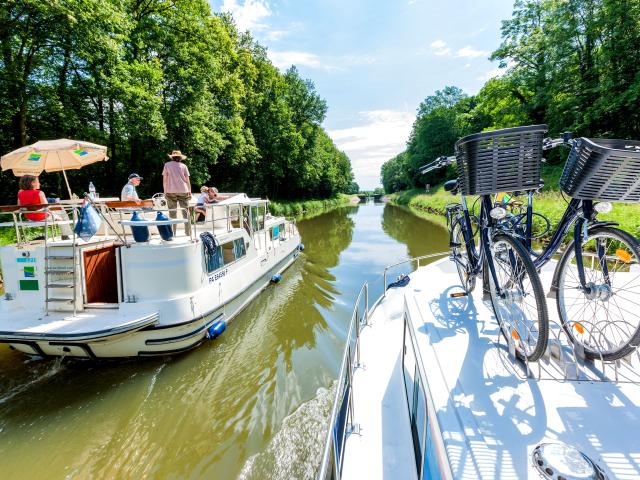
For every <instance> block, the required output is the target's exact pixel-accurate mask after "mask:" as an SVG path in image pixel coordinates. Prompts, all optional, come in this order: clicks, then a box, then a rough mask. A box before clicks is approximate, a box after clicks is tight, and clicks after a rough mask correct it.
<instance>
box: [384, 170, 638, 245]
mask: <svg viewBox="0 0 640 480" xmlns="http://www.w3.org/2000/svg"><path fill="white" fill-rule="evenodd" d="M561 172H562V166H552V167H546V166H545V167H544V168H543V170H542V175H543V178H545V184H546V185H547V186H546V187H545V188H544V190H543V191H542V192H541V193H539V194H537V195H536V196H535V197H534V203H533V208H534V211H535V212H538V213H541V214H542V215H544V216H545V217H547V218H548V219H549V221H550V222H551V229H550V230H549V231H548V232H547V235H545V237H543V240H544V239H549V238H550V237H551V235H552V234H553V232H554V231H555V230H556V228H557V226H558V224H559V223H560V219H561V218H562V215H563V214H564V211H565V210H566V206H567V204H566V201H568V198H566V197H563V195H562V193H561V192H560V190H559V187H558V183H557V181H556V182H555V183H553V182H551V181H547V180H551V179H557V177H559V175H560V173H561ZM458 199H459V197H457V196H456V197H454V196H452V195H451V193H450V192H445V191H444V188H443V186H442V185H438V186H436V187H434V188H431V189H430V190H429V192H428V193H427V192H425V190H424V189H423V188H412V189H407V190H403V191H400V192H396V193H394V194H391V195H389V200H390V202H391V203H393V204H396V205H405V206H407V207H409V208H410V209H411V210H413V211H414V213H415V212H417V213H419V214H420V213H424V214H426V217H427V218H428V219H430V220H434V221H437V222H439V223H441V224H443V225H444V224H446V220H445V217H444V213H445V207H446V205H447V204H449V203H455V202H458V201H459V200H458ZM475 199H476V197H468V198H467V201H468V204H469V205H470V206H472V205H473V204H474V201H475ZM520 200H522V201H523V202H525V204H526V197H522V198H521V199H520ZM478 209H479V206H476V207H475V213H476V214H477V213H478ZM638 218H640V206H638V205H630V204H614V205H613V210H612V211H611V212H610V213H606V214H602V213H601V214H599V215H598V219H599V220H601V221H611V222H616V223H618V224H619V225H620V228H622V229H623V230H625V231H627V232H629V233H631V234H633V235H634V236H636V237H640V223H639V222H638ZM534 233H536V232H534ZM540 233H541V232H540Z"/></svg>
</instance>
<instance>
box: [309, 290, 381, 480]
mask: <svg viewBox="0 0 640 480" xmlns="http://www.w3.org/2000/svg"><path fill="white" fill-rule="evenodd" d="M362 303H364V306H362ZM368 321H369V285H368V284H367V283H364V285H362V288H361V289H360V292H359V293H358V297H357V299H356V305H355V307H354V309H353V313H352V315H351V321H350V322H349V332H348V333H347V340H346V346H345V349H344V353H343V355H342V363H341V365H340V374H339V375H338V381H337V385H336V391H335V395H334V400H333V406H332V408H331V419H330V422H329V428H328V431H327V435H326V440H325V445H324V451H323V456H322V463H321V465H320V473H319V475H318V479H321V480H328V479H332V480H337V479H339V478H340V476H341V472H342V460H343V456H344V446H345V441H346V439H347V436H348V435H349V434H351V433H357V432H359V426H358V425H357V424H356V423H355V422H354V409H353V373H354V370H355V369H356V368H359V367H361V366H362V365H361V364H360V332H361V329H362V327H363V326H365V325H366V324H367V323H368Z"/></svg>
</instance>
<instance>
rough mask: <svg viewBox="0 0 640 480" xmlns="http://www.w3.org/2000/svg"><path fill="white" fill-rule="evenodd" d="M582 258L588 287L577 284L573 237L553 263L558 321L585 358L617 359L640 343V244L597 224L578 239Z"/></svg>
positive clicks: (617, 231) (612, 229)
mask: <svg viewBox="0 0 640 480" xmlns="http://www.w3.org/2000/svg"><path fill="white" fill-rule="evenodd" d="M598 248H600V249H601V250H600V251H602V252H604V253H605V255H606V256H605V261H604V262H602V263H601V262H600V260H599V259H598V257H597V256H596V255H595V253H596V252H597V251H598ZM582 262H583V265H584V271H585V272H584V273H585V279H586V283H587V287H588V290H587V291H585V290H584V289H583V288H582V287H581V285H580V280H579V278H578V269H577V266H576V261H575V249H574V242H573V241H571V243H570V244H569V246H568V247H567V250H566V251H565V253H564V254H563V255H562V258H561V259H560V263H559V264H558V266H557V269H558V271H557V281H558V292H557V296H556V302H557V306H558V315H559V316H560V321H561V322H562V326H563V328H564V330H565V332H566V333H567V335H568V336H569V339H570V340H571V341H572V342H574V343H580V344H582V346H583V347H584V353H585V355H586V356H587V358H602V359H603V360H608V361H613V360H618V359H620V358H623V357H625V356H627V355H628V354H630V353H631V352H633V351H634V350H635V349H636V347H637V346H638V345H639V344H640V308H639V307H640V300H639V298H640V297H639V295H640V245H639V244H638V241H637V240H636V239H635V238H634V237H633V236H632V235H630V234H628V233H627V232H625V231H623V230H620V229H618V228H612V227H595V228H593V229H591V230H590V231H589V238H588V239H587V241H586V242H583V243H582ZM605 266H606V271H607V272H608V277H609V281H608V282H607V279H606V277H605V269H604V267H605Z"/></svg>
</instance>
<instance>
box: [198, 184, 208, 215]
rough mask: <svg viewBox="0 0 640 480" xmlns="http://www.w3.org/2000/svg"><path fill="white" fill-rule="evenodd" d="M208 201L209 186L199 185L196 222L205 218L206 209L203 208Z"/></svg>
mask: <svg viewBox="0 0 640 480" xmlns="http://www.w3.org/2000/svg"><path fill="white" fill-rule="evenodd" d="M208 203H211V202H210V201H209V187H206V186H203V187H200V196H199V197H198V202H197V203H196V213H197V214H198V215H197V216H196V222H204V221H205V219H206V218H207V209H206V208H204V206H205V205H206V204H208Z"/></svg>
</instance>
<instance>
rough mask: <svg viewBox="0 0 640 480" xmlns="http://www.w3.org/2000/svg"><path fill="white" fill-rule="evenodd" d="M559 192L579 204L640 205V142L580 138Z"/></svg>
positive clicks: (568, 159)
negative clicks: (594, 202) (600, 201)
mask: <svg viewBox="0 0 640 480" xmlns="http://www.w3.org/2000/svg"><path fill="white" fill-rule="evenodd" d="M560 188H562V190H563V191H564V192H565V193H566V194H567V195H569V196H570V197H572V198H577V199H579V200H610V201H614V202H640V142H635V141H632V140H614V139H604V138H594V139H589V138H584V137H582V138H579V139H578V140H576V143H575V144H574V146H573V148H572V149H571V153H569V158H567V163H566V164H565V166H564V170H563V171H562V177H560Z"/></svg>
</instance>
